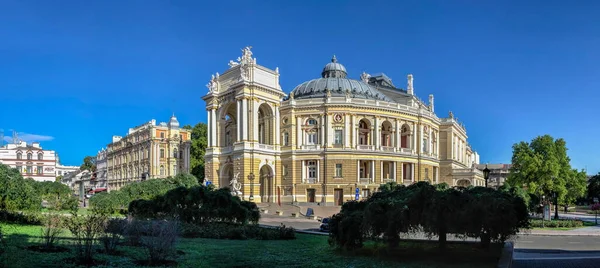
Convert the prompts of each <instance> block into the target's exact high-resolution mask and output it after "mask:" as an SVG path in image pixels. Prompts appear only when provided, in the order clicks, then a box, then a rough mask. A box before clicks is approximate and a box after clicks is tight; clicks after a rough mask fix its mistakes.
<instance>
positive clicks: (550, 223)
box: [531, 219, 583, 228]
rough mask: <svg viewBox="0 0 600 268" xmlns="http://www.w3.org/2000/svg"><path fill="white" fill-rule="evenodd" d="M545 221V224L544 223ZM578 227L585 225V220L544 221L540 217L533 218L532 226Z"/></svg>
mask: <svg viewBox="0 0 600 268" xmlns="http://www.w3.org/2000/svg"><path fill="white" fill-rule="evenodd" d="M542 223H543V224H542ZM542 226H543V227H545V228H577V227H583V221H580V220H551V221H543V222H542V220H540V219H534V220H531V227H533V228H542Z"/></svg>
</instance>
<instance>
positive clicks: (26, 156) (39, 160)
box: [0, 140, 57, 181]
mask: <svg viewBox="0 0 600 268" xmlns="http://www.w3.org/2000/svg"><path fill="white" fill-rule="evenodd" d="M56 160H57V156H56V152H54V151H52V150H44V149H42V147H41V146H40V143H39V142H32V143H31V144H27V143H26V142H24V141H17V140H15V141H14V142H13V143H9V144H6V145H4V146H2V147H0V164H4V165H8V166H10V167H11V168H16V169H18V170H19V172H21V175H23V178H32V179H34V180H36V181H55V180H56V173H55V169H56Z"/></svg>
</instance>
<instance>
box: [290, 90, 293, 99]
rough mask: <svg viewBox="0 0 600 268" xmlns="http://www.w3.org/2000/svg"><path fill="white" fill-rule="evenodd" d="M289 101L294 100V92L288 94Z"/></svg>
mask: <svg viewBox="0 0 600 268" xmlns="http://www.w3.org/2000/svg"><path fill="white" fill-rule="evenodd" d="M290 100H294V92H290Z"/></svg>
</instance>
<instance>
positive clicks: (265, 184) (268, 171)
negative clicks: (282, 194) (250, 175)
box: [260, 165, 274, 203]
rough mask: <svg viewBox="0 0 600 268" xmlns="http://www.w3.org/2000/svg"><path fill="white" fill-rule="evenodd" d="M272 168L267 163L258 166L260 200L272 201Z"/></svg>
mask: <svg viewBox="0 0 600 268" xmlns="http://www.w3.org/2000/svg"><path fill="white" fill-rule="evenodd" d="M273 175H274V174H273V169H272V168H271V167H270V166H269V165H264V166H262V167H261V168H260V202H262V203H270V202H273V200H274V197H273V177H274V176H273Z"/></svg>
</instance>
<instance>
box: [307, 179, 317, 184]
mask: <svg viewBox="0 0 600 268" xmlns="http://www.w3.org/2000/svg"><path fill="white" fill-rule="evenodd" d="M317 182H318V181H317V178H304V183H317Z"/></svg>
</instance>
